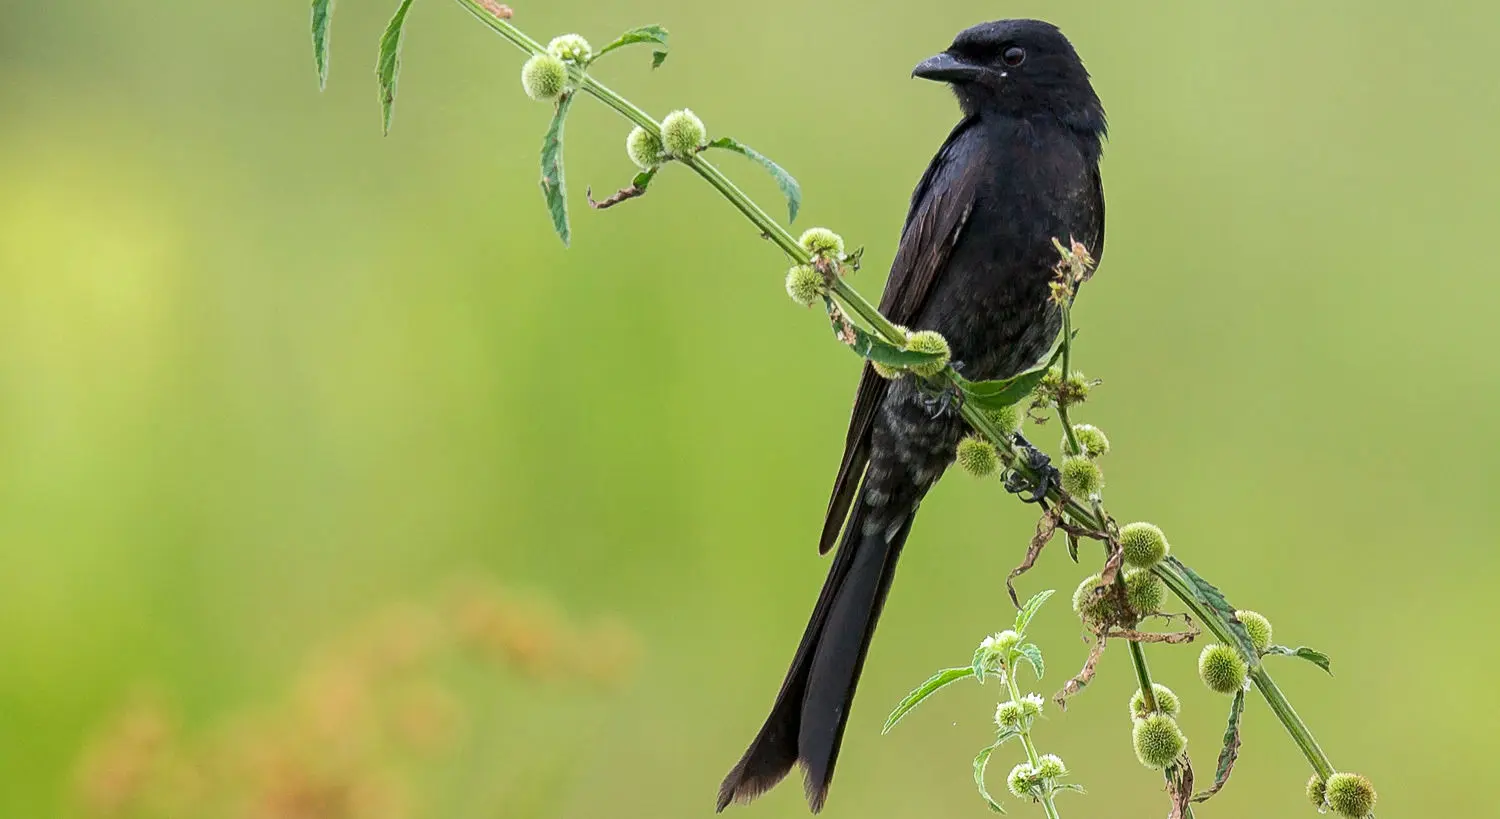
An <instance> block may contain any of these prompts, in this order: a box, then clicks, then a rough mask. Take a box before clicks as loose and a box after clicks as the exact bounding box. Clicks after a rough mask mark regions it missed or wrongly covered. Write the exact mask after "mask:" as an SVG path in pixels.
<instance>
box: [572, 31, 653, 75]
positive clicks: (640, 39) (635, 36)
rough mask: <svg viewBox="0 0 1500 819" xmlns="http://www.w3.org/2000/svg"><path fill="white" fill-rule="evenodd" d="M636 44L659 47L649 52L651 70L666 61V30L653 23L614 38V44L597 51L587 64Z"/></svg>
mask: <svg viewBox="0 0 1500 819" xmlns="http://www.w3.org/2000/svg"><path fill="white" fill-rule="evenodd" d="M637 43H655V44H657V45H659V46H661V48H658V49H654V50H653V51H652V52H651V67H652V68H657V67H660V66H661V64H662V61H663V60H665V59H667V30H666V29H665V28H662V27H661V26H659V25H656V24H655V23H652V24H651V25H649V26H637V27H636V28H633V29H630V30H629V31H627V32H625V33H624V34H621V35H620V36H619V37H616V38H615V40H614V42H612V43H610V44H609V45H607V46H605V47H603V48H601V49H599V53H598V54H595V55H594V56H593V58H592V59H590V60H589V62H590V63H593V62H595V61H596V60H598V59H599V58H600V57H603V56H604V55H605V54H608V53H609V52H611V51H614V50H615V49H617V48H623V47H624V46H628V45H635V44H637Z"/></svg>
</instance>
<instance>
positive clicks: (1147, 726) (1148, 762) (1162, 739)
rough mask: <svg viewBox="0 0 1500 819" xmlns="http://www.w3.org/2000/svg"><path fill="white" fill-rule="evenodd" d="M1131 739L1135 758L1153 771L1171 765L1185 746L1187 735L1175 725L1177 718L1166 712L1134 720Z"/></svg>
mask: <svg viewBox="0 0 1500 819" xmlns="http://www.w3.org/2000/svg"><path fill="white" fill-rule="evenodd" d="M1131 739H1132V740H1133V741H1134V743H1135V758H1136V759H1139V760H1140V761H1141V764H1142V765H1145V766H1146V767H1147V768H1150V769H1152V770H1154V771H1159V770H1161V769H1162V768H1165V767H1167V766H1168V765H1171V764H1172V760H1174V759H1176V758H1177V757H1178V756H1180V755H1181V754H1182V751H1183V749H1184V748H1186V747H1187V737H1185V736H1183V735H1182V729H1181V728H1178V727H1177V720H1175V719H1172V718H1171V717H1169V716H1167V715H1166V714H1152V715H1150V716H1148V717H1146V718H1145V719H1138V720H1136V721H1135V727H1134V728H1133V729H1132V731H1131Z"/></svg>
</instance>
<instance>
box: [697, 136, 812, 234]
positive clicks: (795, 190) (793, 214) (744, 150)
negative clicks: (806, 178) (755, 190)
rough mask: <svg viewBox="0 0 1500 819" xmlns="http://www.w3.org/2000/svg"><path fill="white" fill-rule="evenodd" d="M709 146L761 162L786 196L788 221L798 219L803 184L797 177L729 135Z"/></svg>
mask: <svg viewBox="0 0 1500 819" xmlns="http://www.w3.org/2000/svg"><path fill="white" fill-rule="evenodd" d="M708 147H710V148H722V149H724V150H726V151H734V152H735V153H737V154H739V155H740V156H743V157H746V158H747V159H750V160H752V161H754V162H758V163H760V166H761V167H763V168H765V169H766V170H767V171H769V172H770V173H771V176H772V178H774V179H775V180H776V187H778V188H780V189H781V195H782V196H785V197H786V210H787V218H786V220H787V222H788V223H791V222H795V221H797V211H798V210H800V209H801V208H802V186H801V185H799V184H797V179H796V178H795V177H793V176H792V175H791V174H789V173H787V172H786V169H784V168H782V167H781V166H780V165H777V164H776V163H775V162H772V161H771V159H770V157H768V156H766V155H765V154H762V153H760V152H759V151H757V150H755V149H754V148H751V147H750V146H749V145H745V144H742V143H740V142H736V141H735V140H733V139H731V138H729V137H719V138H718V139H716V140H714V141H713V142H710V143H708Z"/></svg>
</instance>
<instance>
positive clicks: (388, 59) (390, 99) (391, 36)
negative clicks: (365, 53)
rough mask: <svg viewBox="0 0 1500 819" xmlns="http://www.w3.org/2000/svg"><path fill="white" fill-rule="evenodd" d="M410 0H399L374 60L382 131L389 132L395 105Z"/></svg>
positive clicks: (381, 38)
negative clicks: (378, 84) (378, 86)
mask: <svg viewBox="0 0 1500 819" xmlns="http://www.w3.org/2000/svg"><path fill="white" fill-rule="evenodd" d="M411 3H412V0H401V5H400V6H397V7H396V13H395V14H394V15H392V16H391V21H390V22H389V23H387V24H386V27H385V34H383V35H381V37H380V57H379V58H378V59H377V60H376V61H375V78H376V79H378V80H379V81H380V117H381V123H382V127H383V128H384V132H385V133H387V134H389V133H390V132H391V114H392V113H393V111H394V109H395V106H396V81H397V80H398V79H400V76H401V40H402V38H403V37H404V36H405V32H406V13H407V12H408V11H411Z"/></svg>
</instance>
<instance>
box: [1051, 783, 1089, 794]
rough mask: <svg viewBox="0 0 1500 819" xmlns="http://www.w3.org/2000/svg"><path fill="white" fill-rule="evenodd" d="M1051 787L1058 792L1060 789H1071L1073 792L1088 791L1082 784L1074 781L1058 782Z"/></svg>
mask: <svg viewBox="0 0 1500 819" xmlns="http://www.w3.org/2000/svg"><path fill="white" fill-rule="evenodd" d="M1052 789H1053V790H1054V791H1057V792H1059V793H1061V792H1062V791H1072V792H1073V793H1088V791H1086V790H1084V789H1083V786H1082V785H1079V784H1077V783H1076V782H1059V783H1057V784H1055V785H1053V786H1052Z"/></svg>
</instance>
